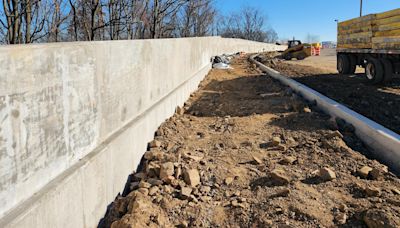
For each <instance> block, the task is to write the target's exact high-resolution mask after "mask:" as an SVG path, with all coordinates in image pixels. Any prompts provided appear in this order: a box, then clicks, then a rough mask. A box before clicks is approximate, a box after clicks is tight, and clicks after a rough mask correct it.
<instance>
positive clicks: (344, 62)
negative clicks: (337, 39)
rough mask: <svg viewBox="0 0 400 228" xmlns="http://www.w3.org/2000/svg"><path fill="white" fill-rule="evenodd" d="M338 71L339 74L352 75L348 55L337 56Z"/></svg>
mask: <svg viewBox="0 0 400 228" xmlns="http://www.w3.org/2000/svg"><path fill="white" fill-rule="evenodd" d="M337 70H338V72H339V74H349V73H350V59H349V57H348V56H347V55H344V54H339V55H338V56H337Z"/></svg>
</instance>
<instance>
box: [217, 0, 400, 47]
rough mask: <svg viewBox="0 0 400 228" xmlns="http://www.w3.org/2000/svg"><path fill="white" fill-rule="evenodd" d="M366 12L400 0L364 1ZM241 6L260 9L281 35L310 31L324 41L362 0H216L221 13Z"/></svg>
mask: <svg viewBox="0 0 400 228" xmlns="http://www.w3.org/2000/svg"><path fill="white" fill-rule="evenodd" d="M363 2H364V3H363V6H364V7H363V8H364V9H363V13H364V15H365V14H369V13H380V12H384V11H387V10H392V9H396V8H400V0H363ZM242 6H252V7H256V8H257V9H260V10H261V11H262V12H264V13H265V15H266V16H267V18H268V25H269V26H271V27H272V28H274V29H275V31H276V32H277V33H278V35H279V37H280V38H292V37H293V36H295V37H296V38H297V39H302V40H305V38H306V36H307V34H308V33H310V34H313V35H318V36H319V37H320V39H321V41H331V40H332V41H336V22H335V19H338V20H339V21H344V20H347V19H351V18H354V17H358V16H359V14H360V0H216V7H217V8H218V10H219V11H220V12H221V13H222V14H229V13H230V12H233V11H238V10H240V8H241V7H242Z"/></svg>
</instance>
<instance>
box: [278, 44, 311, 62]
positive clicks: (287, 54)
mask: <svg viewBox="0 0 400 228" xmlns="http://www.w3.org/2000/svg"><path fill="white" fill-rule="evenodd" d="M309 56H311V45H309V44H303V43H301V41H300V40H289V41H288V48H287V49H286V50H285V51H284V52H283V53H282V55H281V58H283V59H286V60H291V59H292V58H296V59H297V60H303V59H305V58H307V57H309Z"/></svg>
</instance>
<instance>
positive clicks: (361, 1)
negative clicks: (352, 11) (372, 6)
mask: <svg viewBox="0 0 400 228" xmlns="http://www.w3.org/2000/svg"><path fill="white" fill-rule="evenodd" d="M362 8H363V0H360V17H362Z"/></svg>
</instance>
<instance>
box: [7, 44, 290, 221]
mask: <svg viewBox="0 0 400 228" xmlns="http://www.w3.org/2000/svg"><path fill="white" fill-rule="evenodd" d="M283 48H284V47H282V46H276V45H273V44H266V43H257V42H251V41H245V40H239V39H224V38H220V37H204V38H185V39H160V40H134V41H105V42H77V43H54V44H38V45H17V46H3V47H0V66H1V67H0V205H1V206H0V217H1V219H0V227H94V226H96V225H97V223H98V221H99V219H100V218H101V217H102V216H103V215H104V213H105V210H106V207H107V205H108V204H109V203H110V202H112V201H113V199H114V197H115V196H116V195H117V194H118V193H120V192H121V191H122V190H123V187H124V184H125V182H126V178H127V176H128V174H129V173H131V172H132V171H133V170H135V169H136V167H137V165H138V164H139V162H140V159H141V157H142V155H143V153H144V152H145V150H146V146H147V142H148V141H150V140H151V139H152V138H153V136H154V131H155V130H156V129H157V127H158V126H159V125H160V124H161V123H162V122H163V121H164V120H165V119H166V118H168V117H170V116H171V115H172V114H173V113H174V110H175V108H176V106H178V105H182V104H183V102H184V101H185V100H186V99H187V98H188V97H189V95H190V93H191V92H193V91H194V90H196V88H197V86H198V84H199V82H200V81H201V80H202V79H203V77H204V76H205V75H206V74H207V72H208V70H209V69H210V66H211V65H210V58H211V57H212V56H214V55H217V54H222V53H233V52H238V51H245V52H258V51H273V50H280V49H283Z"/></svg>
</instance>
